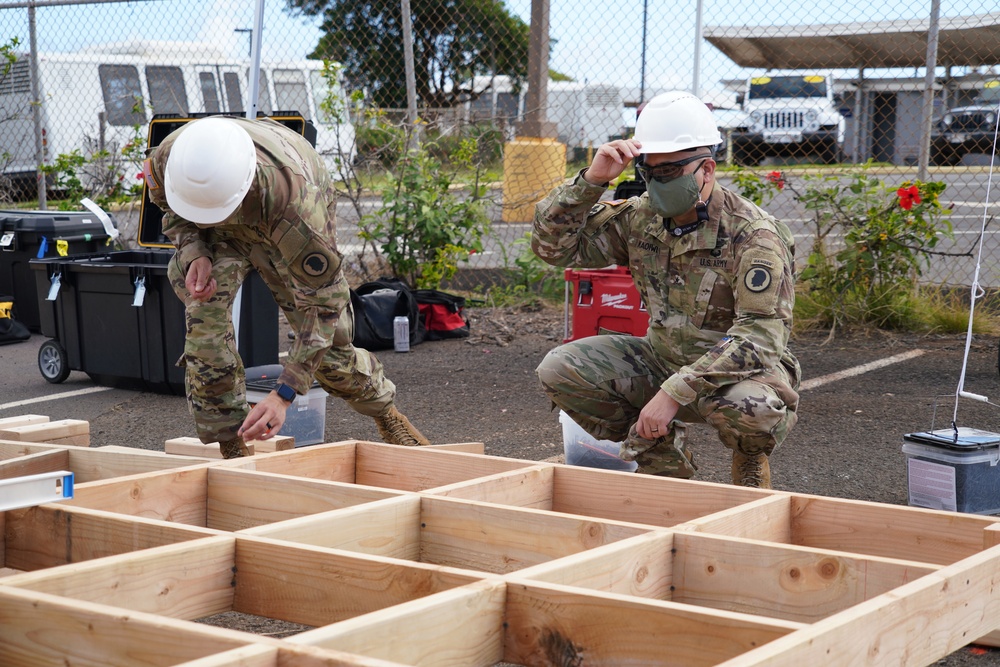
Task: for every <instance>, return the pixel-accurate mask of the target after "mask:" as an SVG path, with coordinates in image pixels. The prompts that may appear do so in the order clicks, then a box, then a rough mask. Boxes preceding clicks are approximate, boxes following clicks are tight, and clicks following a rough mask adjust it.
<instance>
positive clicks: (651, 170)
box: [635, 154, 712, 183]
mask: <svg viewBox="0 0 1000 667" xmlns="http://www.w3.org/2000/svg"><path fill="white" fill-rule="evenodd" d="M711 157H712V156H711V155H705V154H702V155H693V156H691V157H688V158H684V159H683V160H678V161H677V162H664V163H663V164H658V165H656V166H655V167H650V166H649V165H647V164H646V163H645V161H643V160H642V157H640V161H639V162H636V165H635V170H636V171H637V172H639V175H640V176H642V180H644V181H646V182H647V183H649V182H650V181H657V182H659V183H666V182H667V181H672V180H674V179H675V178H678V177H680V176H681V175H683V173H684V167H686V166H687V165H689V164H691V163H692V162H694V161H695V160H705V159H708V158H711Z"/></svg>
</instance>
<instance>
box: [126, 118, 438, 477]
mask: <svg viewBox="0 0 1000 667" xmlns="http://www.w3.org/2000/svg"><path fill="white" fill-rule="evenodd" d="M144 173H145V178H146V185H147V189H148V192H149V194H150V199H151V200H152V201H153V203H155V204H157V205H158V206H159V207H160V208H162V209H163V210H164V218H163V231H164V233H165V234H166V235H167V237H168V238H169V239H170V241H171V242H172V243H173V245H174V247H175V253H174V256H173V258H172V260H171V262H170V264H169V266H168V271H167V275H168V278H169V279H170V282H171V285H172V286H173V288H174V291H175V292H176V293H177V295H178V296H179V297H180V298H181V300H182V301H183V302H184V305H185V309H186V321H187V336H186V339H185V345H184V357H183V364H184V366H185V369H186V370H185V386H186V390H187V397H188V405H189V408H190V410H191V413H192V415H193V416H194V419H195V424H196V425H197V430H198V436H199V437H200V439H201V440H202V442H205V443H208V442H215V441H218V442H219V443H220V448H221V450H222V454H223V456H224V457H226V458H232V457H236V456H242V455H245V454H246V452H247V448H246V444H245V441H246V440H253V439H266V438H269V437H271V436H273V435H274V434H276V433H277V432H278V431H279V430H280V429H281V426H282V424H283V423H284V421H285V411H286V409H287V408H288V406H289V405H290V404H291V402H292V401H293V400H294V399H295V396H296V395H297V394H305V393H307V392H308V391H309V388H310V387H311V385H312V381H313V378H316V380H318V381H319V384H320V385H321V386H322V387H323V388H324V389H325V390H326V391H327V392H329V393H330V394H331V395H333V396H337V397H340V398H343V399H344V400H345V401H347V403H348V404H349V405H350V406H351V407H352V408H353V409H354V410H356V411H357V412H359V413H361V414H363V415H368V416H371V417H373V418H374V419H375V422H376V424H377V426H378V429H379V433H380V434H381V436H382V437H383V439H385V441H386V442H389V443H393V444H398V445H426V444H429V443H428V441H427V439H426V438H424V436H423V435H422V434H421V433H420V432H419V431H418V430H417V429H416V428H415V427H414V426H413V425H412V424H410V422H409V421H408V420H407V419H406V417H404V416H403V415H402V414H400V413H399V411H398V410H397V409H396V407H395V405H394V399H395V395H396V387H395V385H394V384H393V383H392V382H391V381H389V379H388V378H386V377H385V374H384V372H383V368H382V364H381V362H379V360H378V359H377V358H376V357H375V355H373V354H371V353H370V352H368V351H367V350H363V349H360V348H355V347H354V346H353V345H352V344H351V341H352V340H353V337H354V319H353V313H352V310H351V302H350V292H349V289H348V284H347V280H346V279H345V277H344V274H343V271H342V270H341V259H342V258H341V255H340V253H339V252H338V251H337V242H336V224H335V223H336V218H335V213H334V212H335V206H336V198H335V193H334V189H333V185H332V183H331V181H330V175H329V172H328V170H327V168H326V165H325V164H324V162H323V159H322V157H321V156H320V155H319V154H318V153H316V151H315V150H313V148H312V147H311V146H310V145H309V143H308V142H307V141H306V140H305V139H304V138H303V137H302V136H300V135H299V134H296V133H295V132H294V131H292V130H290V129H288V128H286V127H285V126H283V125H281V124H280V123H277V122H275V121H273V120H271V119H258V120H248V119H244V118H230V117H221V116H212V117H208V118H203V119H199V120H195V121H192V122H189V123H187V124H185V125H184V126H183V127H181V128H180V129H178V130H176V131H174V132H172V133H171V134H170V135H169V136H168V137H166V139H164V141H163V143H161V144H160V145H159V146H157V147H156V148H155V149H154V150H153V151H152V152H151V155H150V157H149V159H147V160H146V163H145V165H144ZM251 269H256V270H257V272H258V273H259V274H260V276H261V277H262V278H263V280H264V282H265V283H266V284H267V286H268V288H269V289H270V291H271V293H272V294H273V295H274V299H275V301H276V302H277V303H278V306H280V307H281V310H282V311H283V312H284V314H285V316H286V318H287V319H288V322H289V324H290V325H291V327H292V329H293V330H294V331H295V334H296V336H295V342H294V344H293V346H292V349H291V351H290V353H289V356H288V359H287V361H286V362H285V364H284V369H283V371H282V373H281V375H280V377H279V378H278V384H277V388H276V389H275V390H274V391H272V392H270V393H269V394H268V395H267V396H266V397H265V398H264V399H263V400H262V401H260V402H259V403H257V404H256V405H255V406H254V407H253V408H252V409H250V407H249V406H248V405H247V402H246V386H245V372H244V368H243V364H242V361H241V359H240V356H239V354H238V352H237V349H236V344H235V340H234V335H233V326H232V314H231V311H232V305H233V299H234V297H235V295H236V292H237V290H238V289H239V287H240V285H241V283H242V282H243V280H244V278H245V276H246V275H247V272H248V271H250V270H251Z"/></svg>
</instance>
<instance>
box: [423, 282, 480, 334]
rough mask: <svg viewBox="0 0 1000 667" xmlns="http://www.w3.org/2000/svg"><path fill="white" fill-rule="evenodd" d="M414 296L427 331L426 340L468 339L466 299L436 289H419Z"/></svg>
mask: <svg viewBox="0 0 1000 667" xmlns="http://www.w3.org/2000/svg"><path fill="white" fill-rule="evenodd" d="M414 294H415V295H416V297H417V307H418V308H419V309H420V317H421V319H422V320H423V322H424V329H426V331H427V337H426V338H425V339H424V340H445V339H448V338H468V336H469V320H468V319H467V318H466V317H465V315H464V311H465V297H461V296H457V295H455V294H448V293H447V292H441V291H439V290H436V289H418V290H415V291H414Z"/></svg>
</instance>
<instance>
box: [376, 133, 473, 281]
mask: <svg viewBox="0 0 1000 667" xmlns="http://www.w3.org/2000/svg"><path fill="white" fill-rule="evenodd" d="M476 150H477V147H476V145H475V141H472V140H466V141H464V142H462V143H461V144H460V146H459V149H458V150H457V151H456V152H455V153H454V154H453V155H452V160H453V162H454V163H455V164H458V165H465V166H466V167H469V166H471V164H472V160H473V156H474V155H475V153H476ZM391 172H392V176H393V178H392V180H391V181H390V182H389V183H387V184H386V185H384V186H383V187H382V188H381V197H382V206H381V207H380V208H379V209H378V210H377V211H375V212H374V213H370V214H367V215H365V216H364V217H363V218H362V219H361V230H360V231H359V236H360V237H361V238H362V239H364V240H366V241H370V242H372V243H375V244H377V245H378V246H379V249H380V250H381V252H382V254H383V255H384V256H385V258H386V261H387V262H388V263H389V266H390V267H391V268H392V271H393V273H394V274H395V275H397V276H400V277H403V278H405V279H407V280H408V281H409V282H410V284H413V285H416V286H417V287H422V288H437V287H439V286H440V284H441V282H442V281H443V280H445V279H447V278H449V277H451V276H452V275H454V273H455V271H456V270H457V268H458V262H460V261H463V260H466V259H468V257H469V256H470V255H471V254H472V253H475V252H480V251H482V249H483V245H482V239H483V237H484V236H485V235H486V234H487V233H488V232H489V227H490V220H489V217H487V215H486V210H485V207H484V202H483V199H482V197H483V194H484V187H483V186H480V185H479V184H478V183H474V184H473V185H471V186H469V187H468V191H467V192H463V193H457V192H452V190H451V186H452V182H453V175H452V174H451V173H449V172H448V170H445V169H444V168H443V167H442V164H441V162H440V160H438V159H436V158H434V157H433V156H432V155H431V154H430V153H429V151H428V150H427V148H426V146H418V147H417V148H414V149H412V150H411V151H409V152H407V153H406V154H404V155H403V156H402V157H400V159H399V161H398V162H397V163H396V165H394V167H393V169H392V170H391Z"/></svg>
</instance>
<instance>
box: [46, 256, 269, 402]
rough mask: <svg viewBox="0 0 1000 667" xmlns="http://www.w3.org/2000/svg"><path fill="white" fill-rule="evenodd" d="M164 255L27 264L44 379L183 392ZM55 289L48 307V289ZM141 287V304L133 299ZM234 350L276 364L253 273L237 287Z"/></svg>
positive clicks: (262, 289)
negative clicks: (84, 379)
mask: <svg viewBox="0 0 1000 667" xmlns="http://www.w3.org/2000/svg"><path fill="white" fill-rule="evenodd" d="M172 256H173V252H172V251H166V250H122V251H117V252H109V253H104V254H98V255H88V256H84V257H74V258H59V259H45V260H32V261H31V262H30V265H31V268H32V269H33V270H34V271H35V279H36V280H35V287H36V296H37V299H38V303H39V304H40V319H41V325H42V333H43V334H44V335H46V336H48V337H49V338H51V339H52V340H49V341H46V342H45V343H43V344H42V347H41V348H40V349H39V353H38V363H39V370H40V371H41V372H42V375H43V376H44V377H45V379H46V380H48V381H50V382H62V381H63V380H65V379H66V376H67V375H68V374H69V372H70V371H71V370H76V371H83V372H85V373H86V374H87V375H89V376H90V377H91V379H93V380H94V381H95V382H96V383H98V384H102V385H108V386H113V387H125V388H131V389H146V390H149V391H154V392H159V393H175V394H180V395H183V393H184V369H183V368H180V367H178V366H177V365H176V364H177V361H178V360H179V359H180V357H181V354H182V353H183V352H184V338H185V333H186V332H185V324H184V304H183V302H182V301H181V300H180V299H179V298H178V297H177V295H176V294H175V293H174V291H173V288H171V287H170V281H169V280H168V278H167V264H168V263H169V261H170V258H171V257H172ZM56 276H58V282H59V288H58V291H57V292H56V293H55V294H54V299H53V300H49V299H48V297H49V295H50V292H51V291H52V290H53V288H52V283H53V280H54V278H55V277H56ZM140 283H141V284H142V286H143V287H144V293H143V295H142V298H141V299H137V297H136V292H137V289H138V286H139V284H140ZM233 317H234V320H235V322H236V323H237V327H236V328H237V330H238V335H239V340H238V341H237V347H238V349H239V352H240V357H241V358H242V359H243V363H244V365H246V366H256V365H261V364H273V363H276V362H277V361H278V307H277V306H276V305H275V303H274V299H273V298H272V297H271V293H270V291H269V290H268V289H267V286H266V285H265V284H264V281H263V280H261V278H260V276H259V275H258V274H257V273H256V272H251V273H250V274H249V275H248V276H247V280H246V281H245V282H244V283H243V289H242V291H241V294H240V300H239V304H238V309H237V308H236V307H234V313H233Z"/></svg>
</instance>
